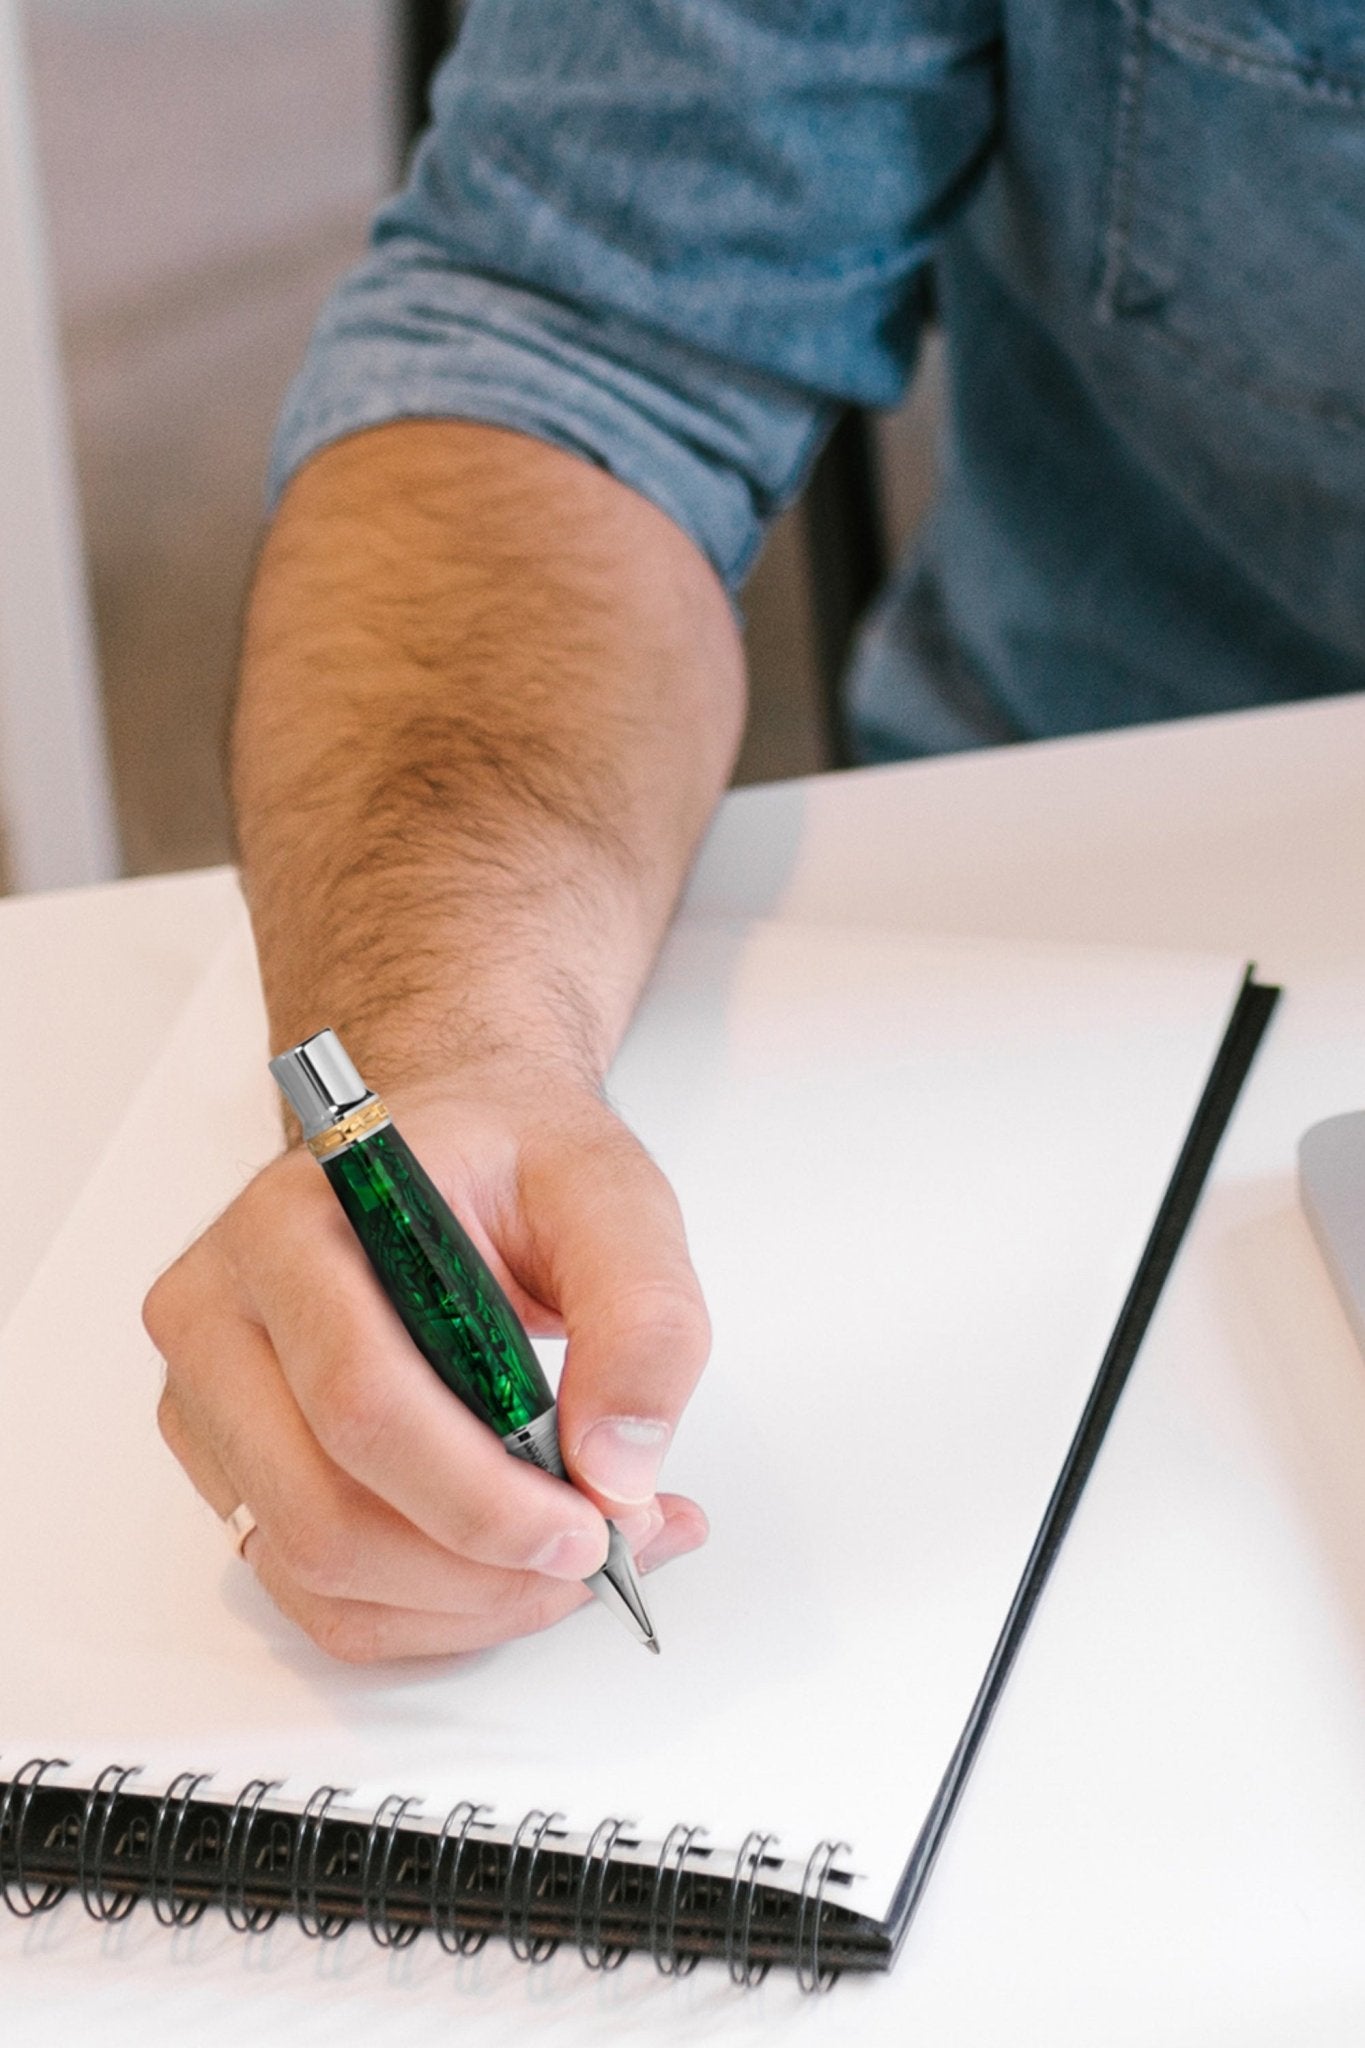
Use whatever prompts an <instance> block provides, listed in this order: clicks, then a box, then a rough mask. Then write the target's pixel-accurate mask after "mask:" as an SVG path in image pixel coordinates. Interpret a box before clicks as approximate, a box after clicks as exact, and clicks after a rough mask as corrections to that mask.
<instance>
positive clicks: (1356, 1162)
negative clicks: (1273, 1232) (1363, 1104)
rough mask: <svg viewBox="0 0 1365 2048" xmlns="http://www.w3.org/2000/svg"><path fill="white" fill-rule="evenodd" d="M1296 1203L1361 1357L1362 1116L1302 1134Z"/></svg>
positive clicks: (1364, 1332)
mask: <svg viewBox="0 0 1365 2048" xmlns="http://www.w3.org/2000/svg"><path fill="white" fill-rule="evenodd" d="M1299 1198H1300V1200H1301V1201H1302V1203H1303V1207H1304V1214H1305V1215H1306V1216H1307V1218H1308V1221H1309V1223H1310V1224H1311V1225H1312V1229H1313V1235H1314V1237H1316V1239H1317V1241H1318V1247H1319V1249H1320V1251H1321V1252H1322V1256H1323V1259H1324V1261H1325V1263H1326V1266H1327V1270H1328V1272H1329V1273H1330V1274H1331V1276H1332V1281H1333V1284H1334V1285H1335V1287H1336V1290H1337V1293H1338V1294H1339V1295H1340V1297H1341V1304H1342V1307H1343V1308H1344V1309H1345V1311H1346V1314H1347V1316H1348V1317H1349V1319H1350V1323H1351V1328H1352V1329H1353V1330H1354V1332H1355V1338H1356V1342H1357V1344H1359V1346H1360V1348H1361V1351H1362V1352H1365V1110H1353V1111H1351V1112H1350V1113H1349V1114H1348V1115H1346V1116H1330V1117H1328V1118H1327V1120H1326V1122H1325V1123H1320V1124H1314V1125H1313V1127H1312V1129H1311V1130H1308V1131H1305V1132H1304V1134H1303V1137H1302V1138H1301V1139H1300V1140H1299Z"/></svg>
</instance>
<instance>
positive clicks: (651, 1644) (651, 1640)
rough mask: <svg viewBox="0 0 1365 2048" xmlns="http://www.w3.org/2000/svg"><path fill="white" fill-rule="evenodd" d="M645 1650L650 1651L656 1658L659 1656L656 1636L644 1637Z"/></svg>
mask: <svg viewBox="0 0 1365 2048" xmlns="http://www.w3.org/2000/svg"><path fill="white" fill-rule="evenodd" d="M645 1648H646V1649H647V1650H652V1651H653V1652H654V1654H655V1656H656V1657H657V1656H658V1654H659V1638H658V1637H657V1636H646V1637H645Z"/></svg>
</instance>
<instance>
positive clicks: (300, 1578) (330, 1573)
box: [270, 1515, 356, 1599]
mask: <svg viewBox="0 0 1365 2048" xmlns="http://www.w3.org/2000/svg"><path fill="white" fill-rule="evenodd" d="M270 1541H271V1543H272V1544H273V1546H274V1548H275V1550H276V1551H277V1552H278V1554H279V1559H280V1562H281V1564H282V1565H283V1566H284V1569H285V1570H286V1571H287V1572H288V1574H289V1576H290V1578H291V1579H293V1580H294V1582H295V1584H296V1585H299V1586H301V1587H302V1588H303V1589H304V1591H305V1592H307V1593H314V1594H319V1595H321V1596H323V1597H324V1598H332V1599H336V1598H340V1597H342V1596H344V1595H345V1594H347V1593H350V1592H352V1591H354V1588H355V1562H356V1553H355V1544H354V1541H353V1539H352V1537H351V1533H350V1531H349V1530H348V1529H347V1528H346V1526H345V1524H344V1523H342V1522H341V1521H339V1520H337V1519H336V1518H335V1517H332V1516H329V1515H297V1516H292V1517H291V1518H290V1519H289V1520H288V1521H287V1522H286V1523H284V1524H283V1525H282V1526H277V1527H273V1528H272V1529H271V1530H270Z"/></svg>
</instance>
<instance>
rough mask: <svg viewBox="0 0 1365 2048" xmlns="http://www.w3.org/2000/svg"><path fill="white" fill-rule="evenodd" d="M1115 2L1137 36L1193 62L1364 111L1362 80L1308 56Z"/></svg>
mask: <svg viewBox="0 0 1365 2048" xmlns="http://www.w3.org/2000/svg"><path fill="white" fill-rule="evenodd" d="M1118 4H1119V8H1120V11H1121V13H1123V14H1124V15H1125V16H1126V17H1127V19H1128V20H1129V22H1130V23H1133V24H1135V25H1136V26H1137V27H1138V29H1139V32H1141V31H1142V30H1143V29H1145V30H1146V33H1147V34H1148V35H1149V36H1150V37H1151V38H1152V40H1153V41H1154V42H1158V43H1162V44H1164V45H1165V47H1166V48H1167V49H1168V50H1170V51H1172V52H1173V53H1174V54H1175V55H1176V56H1178V57H1185V58H1187V59H1188V60H1189V61H1190V62H1191V63H1195V64H1206V65H1208V66H1209V67H1210V69H1212V70H1215V71H1224V72H1228V73H1230V74H1231V75H1232V76H1233V77H1234V78H1243V79H1245V80H1246V81H1247V82H1248V83H1249V84H1251V85H1263V86H1269V87H1271V88H1272V89H1273V90H1276V91H1280V92H1292V93H1294V94H1295V95H1296V96H1297V97H1299V98H1301V99H1308V100H1317V101H1325V102H1326V103H1327V104H1328V105H1330V106H1338V107H1352V108H1354V107H1365V77H1362V76H1360V75H1354V76H1353V75H1352V74H1350V73H1348V72H1343V71H1334V70H1332V69H1331V68H1330V67H1329V66H1327V65H1325V64H1319V63H1315V62H1314V61H1313V59H1312V58H1309V57H1272V56H1270V55H1268V54H1267V52H1266V51H1264V50H1259V49H1257V47H1256V45H1255V44H1254V43H1247V42H1243V41H1242V40H1241V39H1240V38H1239V37H1236V36H1221V35H1218V34H1216V33H1214V32H1213V31H1211V30H1209V29H1206V28H1201V27H1200V25H1199V24H1198V22H1193V21H1188V20H1187V19H1186V18H1185V17H1184V16H1183V15H1181V14H1179V13H1177V12H1176V11H1175V10H1174V9H1173V8H1170V7H1163V6H1161V5H1159V4H1158V5H1153V4H1151V0H1118Z"/></svg>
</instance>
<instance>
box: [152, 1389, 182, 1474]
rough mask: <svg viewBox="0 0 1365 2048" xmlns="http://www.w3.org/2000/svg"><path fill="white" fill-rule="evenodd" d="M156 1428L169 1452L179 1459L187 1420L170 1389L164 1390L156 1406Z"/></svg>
mask: <svg viewBox="0 0 1365 2048" xmlns="http://www.w3.org/2000/svg"><path fill="white" fill-rule="evenodd" d="M156 1426H157V1428H158V1429H159V1430H160V1432H161V1441H162V1442H163V1443H164V1444H165V1446H166V1448H167V1450H168V1451H170V1452H171V1453H172V1455H173V1456H174V1457H177V1458H178V1457H179V1456H180V1453H181V1450H182V1448H183V1446H184V1443H185V1438H186V1431H185V1418H184V1415H183V1414H182V1413H181V1409H180V1403H179V1402H178V1401H177V1400H176V1398H175V1395H174V1394H173V1393H172V1392H171V1390H170V1388H169V1387H163V1388H162V1390H161V1398H160V1400H159V1401H158V1402H157V1404H156Z"/></svg>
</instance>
